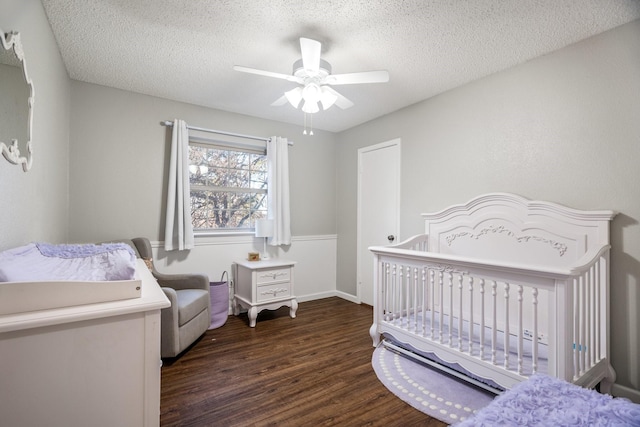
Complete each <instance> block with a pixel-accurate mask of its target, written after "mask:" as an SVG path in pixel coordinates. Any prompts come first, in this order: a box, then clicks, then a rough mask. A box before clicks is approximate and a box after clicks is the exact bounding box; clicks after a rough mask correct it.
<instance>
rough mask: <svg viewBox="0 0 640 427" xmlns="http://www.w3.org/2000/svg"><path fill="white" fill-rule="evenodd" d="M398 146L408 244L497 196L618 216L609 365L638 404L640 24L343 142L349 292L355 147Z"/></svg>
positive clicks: (621, 390) (350, 289) (341, 256)
mask: <svg viewBox="0 0 640 427" xmlns="http://www.w3.org/2000/svg"><path fill="white" fill-rule="evenodd" d="M426 78H428V73H427V75H426ZM393 138H401V140H402V160H401V161H402V183H401V187H402V188H401V194H402V196H401V199H402V201H401V209H400V211H401V238H406V237H409V236H411V235H413V234H417V233H421V232H422V231H423V228H424V225H423V223H422V220H421V217H420V214H421V213H422V212H432V211H436V210H440V209H442V208H444V207H446V206H448V205H450V204H453V203H462V202H466V201H467V200H469V199H471V198H472V197H474V196H477V195H480V194H483V193H488V192H495V191H504V192H513V193H517V194H520V195H522V196H525V197H527V198H530V199H539V200H550V201H554V202H558V203H561V204H564V205H567V206H571V207H574V208H579V209H612V210H616V211H618V212H620V214H619V215H618V216H617V217H616V219H615V220H614V222H613V224H612V227H611V233H612V236H611V242H612V252H611V267H612V274H611V277H612V286H611V309H612V314H611V330H612V339H611V343H612V363H613V366H614V368H615V369H616V370H617V373H618V381H617V383H618V387H617V388H616V389H615V391H616V392H617V393H618V394H625V393H635V395H634V396H635V398H636V399H640V393H639V392H638V391H637V390H640V364H639V363H638V360H639V356H640V334H638V332H637V331H638V329H637V328H638V325H639V324H640V315H639V314H638V313H639V312H640V225H639V223H638V222H639V221H640V185H638V183H640V167H638V160H639V159H640V21H635V22H632V23H630V24H627V25H624V26H622V27H619V28H617V29H614V30H611V31H609V32H606V33H604V34H601V35H599V36H596V37H593V38H591V39H588V40H586V41H583V42H580V43H578V44H575V45H573V46H569V47H567V48H565V49H562V50H560V51H557V52H555V53H552V54H549V55H546V56H543V57H541V58H538V59H535V60H532V61H530V62H528V63H525V64H523V65H521V66H518V67H515V68H512V69H509V70H506V71H504V72H501V73H497V74H494V75H492V76H489V77H487V78H484V79H481V80H478V81H475V82H472V83H470V84H467V85H465V86H463V87H460V88H458V89H455V90H452V91H450V92H447V93H445V94H442V95H440V96H437V97H434V98H432V99H429V100H426V101H424V102H421V103H418V104H415V105H413V106H410V107H408V108H405V109H403V110H401V111H398V112H396V113H393V114H390V115H388V116H385V117H382V118H380V119H377V120H374V121H372V122H369V123H366V124H364V125H362V126H359V127H356V128H353V129H350V130H348V131H345V132H343V133H341V134H340V135H339V144H338V152H337V158H338V165H337V169H338V182H340V184H341V185H340V186H339V187H338V195H337V197H338V218H339V221H338V254H337V255H338V267H337V277H338V289H339V290H340V291H343V292H345V293H352V294H355V292H356V271H355V264H356V263H355V257H356V250H355V247H356V246H355V245H356V241H355V219H356V202H355V201H356V183H357V177H356V165H357V157H356V156H357V149H358V148H360V147H363V146H366V145H371V144H375V143H378V142H382V141H387V140H390V139H393ZM620 386H622V387H620ZM634 390H635V392H634Z"/></svg>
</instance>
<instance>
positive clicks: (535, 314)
mask: <svg viewBox="0 0 640 427" xmlns="http://www.w3.org/2000/svg"><path fill="white" fill-rule="evenodd" d="M532 305H533V314H532V317H533V342H532V343H531V344H532V351H531V354H532V356H531V357H532V359H531V372H532V373H533V374H535V373H536V372H538V288H533V302H532Z"/></svg>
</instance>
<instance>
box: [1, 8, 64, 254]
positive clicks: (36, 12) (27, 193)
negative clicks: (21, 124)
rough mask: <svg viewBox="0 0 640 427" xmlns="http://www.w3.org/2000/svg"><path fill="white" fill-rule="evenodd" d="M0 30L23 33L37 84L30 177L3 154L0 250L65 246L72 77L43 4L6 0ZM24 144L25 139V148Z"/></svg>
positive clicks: (21, 34)
mask: <svg viewBox="0 0 640 427" xmlns="http://www.w3.org/2000/svg"><path fill="white" fill-rule="evenodd" d="M0 29H2V31H4V32H9V31H17V32H19V33H20V37H21V39H22V45H23V48H24V53H25V61H26V64H27V71H28V74H29V77H30V78H31V80H32V81H33V85H34V112H33V132H32V142H33V151H34V152H33V166H32V167H31V170H30V171H29V172H26V173H25V172H23V170H22V167H21V166H16V165H12V164H10V163H9V162H7V161H6V160H5V159H4V157H2V156H0V201H1V202H0V206H1V207H2V208H1V209H0V250H3V249H8V248H12V247H15V246H19V245H23V244H25V243H28V242H29V241H34V240H40V241H49V242H53V243H60V242H64V241H65V240H66V238H67V232H68V199H67V195H68V179H67V172H68V165H69V161H68V155H69V114H70V107H69V84H70V82H69V78H68V77H67V72H66V69H65V68H64V65H63V64H62V60H61V58H60V54H59V52H58V48H57V46H56V43H55V39H54V37H53V34H52V33H51V29H50V27H49V23H48V22H47V19H46V15H45V13H44V10H43V8H42V4H41V3H40V1H38V0H3V1H2V2H0ZM4 142H8V141H4ZM24 144H25V141H22V144H21V146H22V147H24ZM23 152H24V150H23Z"/></svg>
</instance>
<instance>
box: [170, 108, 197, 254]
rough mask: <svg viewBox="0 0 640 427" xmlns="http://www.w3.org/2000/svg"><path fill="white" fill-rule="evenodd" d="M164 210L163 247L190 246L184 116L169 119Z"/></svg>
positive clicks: (187, 155) (187, 142)
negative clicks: (168, 155)
mask: <svg viewBox="0 0 640 427" xmlns="http://www.w3.org/2000/svg"><path fill="white" fill-rule="evenodd" d="M166 213H167V222H166V224H165V231H164V249H165V250H167V251H175V250H180V251H182V250H185V249H191V248H193V246H194V238H193V225H192V224H191V195H190V191H189V130H188V129H187V124H186V123H185V122H184V120H175V121H174V122H173V136H172V138H171V158H170V161H169V185H168V186H167V210H166Z"/></svg>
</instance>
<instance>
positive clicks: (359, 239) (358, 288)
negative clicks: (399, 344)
mask: <svg viewBox="0 0 640 427" xmlns="http://www.w3.org/2000/svg"><path fill="white" fill-rule="evenodd" d="M392 146H397V147H398V159H397V162H398V163H397V168H396V170H397V176H396V185H397V189H396V197H397V200H395V201H394V202H395V206H396V209H397V211H396V224H395V236H396V240H395V242H399V241H400V240H399V236H400V189H401V185H400V180H401V176H402V171H401V166H402V161H401V159H402V146H401V140H400V138H394V139H391V140H389V141H385V142H381V143H378V144H374V145H369V146H367V147H362V148H359V149H358V187H357V202H356V203H357V207H356V210H357V214H356V215H357V216H356V299H357V300H358V304H361V303H362V289H361V288H362V271H363V270H362V268H363V267H366V266H363V265H362V264H363V260H362V259H361V254H362V237H363V236H362V208H363V206H362V179H361V177H362V156H363V155H364V154H365V153H367V152H370V151H376V150H380V149H383V148H388V147H392ZM366 268H371V269H373V266H372V265H370V266H369V267H366ZM373 298H374V301H375V292H374V295H373Z"/></svg>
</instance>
